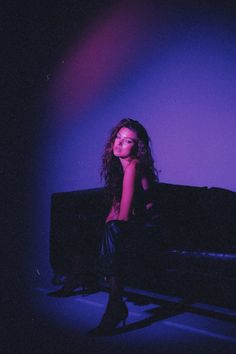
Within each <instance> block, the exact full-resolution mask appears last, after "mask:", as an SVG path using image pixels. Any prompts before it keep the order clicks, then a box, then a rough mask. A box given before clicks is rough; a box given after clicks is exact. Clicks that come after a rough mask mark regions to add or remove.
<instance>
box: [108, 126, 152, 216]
mask: <svg viewBox="0 0 236 354" xmlns="http://www.w3.org/2000/svg"><path fill="white" fill-rule="evenodd" d="M137 139H138V137H137V134H136V132H134V131H132V130H131V129H129V128H121V129H120V130H119V132H118V134H117V137H116V139H115V141H114V145H113V153H114V156H117V157H118V158H119V160H120V163H121V165H122V168H123V171H124V177H123V185H122V195H121V201H120V203H115V202H114V203H113V205H112V207H111V210H110V212H109V214H108V216H107V219H106V222H109V221H111V220H123V221H128V220H129V218H130V215H131V214H132V212H133V200H134V194H135V186H136V182H137V178H138V165H139V161H138V160H137V159H136V158H135V157H133V150H134V148H135V146H136V142H137ZM141 185H142V188H143V189H144V190H147V189H148V188H149V182H148V180H147V178H146V177H145V176H143V177H142V178H141ZM150 206H151V205H146V207H147V208H149V207H150Z"/></svg>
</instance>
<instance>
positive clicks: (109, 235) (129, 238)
mask: <svg viewBox="0 0 236 354" xmlns="http://www.w3.org/2000/svg"><path fill="white" fill-rule="evenodd" d="M142 230H143V229H142V225H141V224H140V223H137V222H134V221H120V220H112V221H109V222H108V223H107V224H105V230H104V233H103V236H102V239H101V243H100V247H99V265H98V267H99V272H100V273H102V274H103V275H106V276H112V275H114V276H123V277H125V275H126V273H127V271H128V269H130V267H132V266H133V265H134V264H135V260H137V259H138V257H140V250H141V249H142V246H141V242H142V234H143V232H142Z"/></svg>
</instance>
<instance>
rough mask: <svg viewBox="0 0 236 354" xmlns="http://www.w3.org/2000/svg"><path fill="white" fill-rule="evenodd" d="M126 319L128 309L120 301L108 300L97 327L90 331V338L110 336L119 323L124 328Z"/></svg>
mask: <svg viewBox="0 0 236 354" xmlns="http://www.w3.org/2000/svg"><path fill="white" fill-rule="evenodd" d="M127 317H128V308H127V306H126V304H125V302H124V301H122V300H111V299H110V300H109V302H108V304H107V307H106V310H105V313H104V315H103V317H102V320H101V322H100V323H99V325H98V327H96V328H95V329H93V330H91V331H90V332H89V333H88V334H89V335H90V336H102V335H110V334H112V333H113V332H114V329H115V328H116V327H117V326H118V324H119V323H120V322H122V323H123V326H125V321H126V319H127Z"/></svg>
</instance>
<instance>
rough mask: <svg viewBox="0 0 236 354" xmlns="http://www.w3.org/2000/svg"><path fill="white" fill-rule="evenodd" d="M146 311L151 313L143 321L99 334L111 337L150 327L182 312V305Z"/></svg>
mask: <svg viewBox="0 0 236 354" xmlns="http://www.w3.org/2000/svg"><path fill="white" fill-rule="evenodd" d="M146 312H148V313H150V316H149V317H147V318H145V319H143V320H141V321H137V322H134V323H130V324H128V325H126V326H124V327H119V328H115V329H114V330H113V331H112V332H111V333H109V334H103V335H99V336H106V337H107V336H109V337H110V336H115V335H119V334H122V333H127V332H131V331H135V330H137V329H141V328H144V327H148V326H151V325H152V324H153V323H155V322H158V321H162V320H164V319H167V318H169V317H173V316H176V315H178V314H181V313H182V309H181V308H180V306H176V305H174V306H173V305H169V306H165V307H163V308H162V307H158V308H154V309H151V310H148V311H146Z"/></svg>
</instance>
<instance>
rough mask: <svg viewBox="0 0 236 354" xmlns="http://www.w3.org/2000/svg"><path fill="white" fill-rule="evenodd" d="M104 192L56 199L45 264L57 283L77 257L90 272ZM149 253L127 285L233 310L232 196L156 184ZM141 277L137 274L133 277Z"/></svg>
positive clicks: (235, 245) (235, 205)
mask: <svg viewBox="0 0 236 354" xmlns="http://www.w3.org/2000/svg"><path fill="white" fill-rule="evenodd" d="M105 200H106V199H105V193H104V189H103V188H98V189H89V190H81V191H73V192H62V193H54V194H53V195H52V200H51V228H50V263H51V267H52V269H53V272H54V281H55V279H56V278H57V277H58V276H63V275H65V274H68V273H70V269H71V267H72V262H73V258H74V257H76V254H77V253H78V252H81V250H82V252H83V254H86V267H87V269H88V270H91V269H93V268H94V265H95V262H96V257H97V250H98V245H99V241H100V237H101V235H102V232H103V227H104V221H105V216H106V215H107V213H108V206H107V205H106V202H105ZM154 200H155V205H154V207H155V208H154V210H155V212H154V217H153V221H152V222H151V223H149V224H147V225H146V227H145V230H144V232H145V234H146V235H145V237H146V239H147V253H146V255H145V250H144V251H143V255H142V257H141V259H140V258H139V259H137V260H136V263H135V260H134V264H133V266H132V267H130V269H129V276H128V278H127V285H128V286H131V287H135V288H139V289H145V290H148V291H151V292H159V293H165V294H170V295H175V296H176V295H178V296H181V297H184V298H185V299H188V300H189V301H207V302H211V303H215V304H216V305H223V306H227V307H228V306H230V307H233V308H234V307H235V304H236V296H235V295H236V281H235V280H236V193H235V192H232V191H229V190H226V189H221V188H207V187H191V186H180V185H173V184H165V183H158V184H157V185H156V188H155V195H154ZM137 274H138V276H137Z"/></svg>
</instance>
